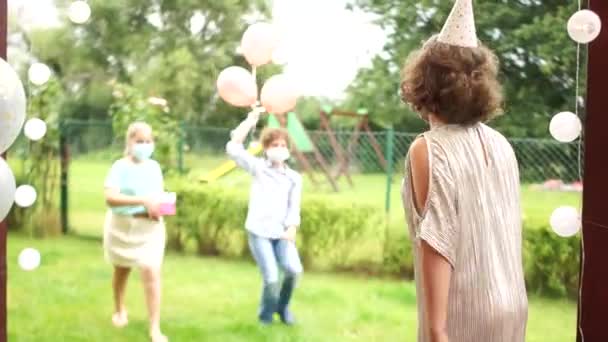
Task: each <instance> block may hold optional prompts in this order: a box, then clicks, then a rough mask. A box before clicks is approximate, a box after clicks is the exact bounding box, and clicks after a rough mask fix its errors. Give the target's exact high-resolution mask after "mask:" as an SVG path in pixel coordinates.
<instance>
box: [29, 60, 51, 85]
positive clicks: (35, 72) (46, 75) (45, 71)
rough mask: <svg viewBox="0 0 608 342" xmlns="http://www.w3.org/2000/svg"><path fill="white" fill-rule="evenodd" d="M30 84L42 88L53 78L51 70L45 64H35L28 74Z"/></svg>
mask: <svg viewBox="0 0 608 342" xmlns="http://www.w3.org/2000/svg"><path fill="white" fill-rule="evenodd" d="M27 75H28V78H29V79H30V82H32V83H33V84H35V85H37V86H41V85H43V84H45V83H46V82H48V81H49V79H50V78H51V69H50V68H49V67H48V66H47V65H46V64H44V63H34V64H32V65H31V66H30V68H29V70H28V72H27Z"/></svg>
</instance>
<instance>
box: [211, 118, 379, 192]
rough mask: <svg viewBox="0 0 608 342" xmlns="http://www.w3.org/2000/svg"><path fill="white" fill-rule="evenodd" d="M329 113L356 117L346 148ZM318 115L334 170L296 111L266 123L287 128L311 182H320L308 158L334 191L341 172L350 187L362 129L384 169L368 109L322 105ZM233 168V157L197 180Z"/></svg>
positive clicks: (253, 148)
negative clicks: (357, 109)
mask: <svg viewBox="0 0 608 342" xmlns="http://www.w3.org/2000/svg"><path fill="white" fill-rule="evenodd" d="M331 117H347V118H350V119H356V120H357V124H356V126H355V129H354V132H353V134H352V136H351V138H350V140H349V142H348V145H347V147H346V150H345V149H344V148H343V147H342V145H341V144H340V143H339V141H338V139H337V137H336V134H335V132H334V130H333V129H332V128H331V125H330V119H331ZM320 119H321V128H322V130H323V131H325V132H326V134H327V136H328V138H329V143H330V145H331V147H332V150H333V153H334V154H335V156H336V159H337V162H338V167H337V171H336V172H334V173H332V171H331V170H330V168H329V167H328V163H327V161H326V159H325V158H324V157H323V154H321V153H320V152H319V149H318V148H317V146H316V145H315V143H314V142H313V141H312V139H311V138H310V136H309V135H308V133H307V132H306V129H305V128H304V125H302V122H301V121H300V119H299V117H298V115H297V114H296V113H294V112H290V113H287V114H286V115H273V114H269V115H268V121H267V123H266V126H267V127H270V128H283V129H286V130H287V132H288V133H289V136H290V138H291V142H292V144H291V151H292V154H293V156H294V157H295V159H296V160H297V161H298V164H300V167H301V169H302V172H304V173H306V174H307V176H308V178H310V180H311V182H312V183H313V185H314V186H319V185H320V184H321V182H320V181H319V179H318V178H317V175H316V174H315V172H314V169H313V167H312V165H311V160H312V161H314V162H316V164H317V165H318V166H319V167H320V169H321V171H322V173H323V175H324V176H325V179H326V181H327V182H328V183H329V185H330V186H331V188H332V190H333V191H335V192H338V191H339V187H338V181H339V180H340V177H342V176H345V177H346V179H347V181H348V183H349V185H350V186H351V187H353V186H354V182H353V180H352V178H351V175H350V171H349V169H350V165H351V157H352V156H353V155H354V154H355V153H356V150H357V146H358V144H359V138H360V136H361V134H362V133H363V134H366V135H367V137H368V139H369V141H370V144H371V146H372V148H373V150H374V152H375V154H376V156H377V158H378V161H379V162H380V164H381V165H382V168H383V169H385V170H386V167H387V163H386V159H385V158H384V155H383V154H382V149H381V147H380V144H379V143H378V141H377V140H376V138H375V137H374V134H373V133H372V130H371V128H370V126H369V117H368V114H367V111H365V110H360V111H358V112H356V113H352V112H344V111H338V110H333V109H331V108H324V109H323V110H321V112H320ZM248 151H249V153H251V154H253V155H258V154H260V153H262V146H261V145H260V144H252V145H251V146H250V147H249V149H248ZM235 168H236V163H235V162H234V161H232V160H229V161H226V162H224V163H222V164H221V165H220V166H218V167H217V168H215V169H213V170H212V171H210V172H209V173H207V174H206V175H204V176H202V177H201V178H200V180H201V181H202V182H205V183H211V182H214V181H216V180H218V179H219V178H221V177H223V176H225V175H227V174H228V173H230V172H231V171H232V170H234V169H235Z"/></svg>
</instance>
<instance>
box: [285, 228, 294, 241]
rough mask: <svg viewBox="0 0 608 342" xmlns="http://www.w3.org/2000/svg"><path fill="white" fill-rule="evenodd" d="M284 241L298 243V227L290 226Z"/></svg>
mask: <svg viewBox="0 0 608 342" xmlns="http://www.w3.org/2000/svg"><path fill="white" fill-rule="evenodd" d="M282 239H284V240H289V241H292V242H296V227H295V226H290V227H289V228H287V230H286V231H285V233H283V237H282Z"/></svg>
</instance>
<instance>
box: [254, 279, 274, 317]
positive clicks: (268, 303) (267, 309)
mask: <svg viewBox="0 0 608 342" xmlns="http://www.w3.org/2000/svg"><path fill="white" fill-rule="evenodd" d="M278 299H279V284H278V283H270V284H268V285H265V286H264V290H263V291H262V303H261V305H260V313H259V315H258V318H259V319H260V323H262V324H272V320H273V316H274V313H275V312H276V311H277V301H278Z"/></svg>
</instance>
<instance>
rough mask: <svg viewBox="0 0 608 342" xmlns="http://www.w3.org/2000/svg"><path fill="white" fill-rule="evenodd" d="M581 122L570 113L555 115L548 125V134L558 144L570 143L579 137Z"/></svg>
mask: <svg viewBox="0 0 608 342" xmlns="http://www.w3.org/2000/svg"><path fill="white" fill-rule="evenodd" d="M582 129H583V127H582V124H581V120H580V119H579V118H578V116H576V114H574V113H571V112H561V113H558V114H555V116H553V118H552V119H551V123H550V124H549V132H550V133H551V136H553V138H555V140H557V141H559V142H564V143H568V142H572V141H574V140H576V138H578V137H579V136H580V135H581V130H582Z"/></svg>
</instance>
